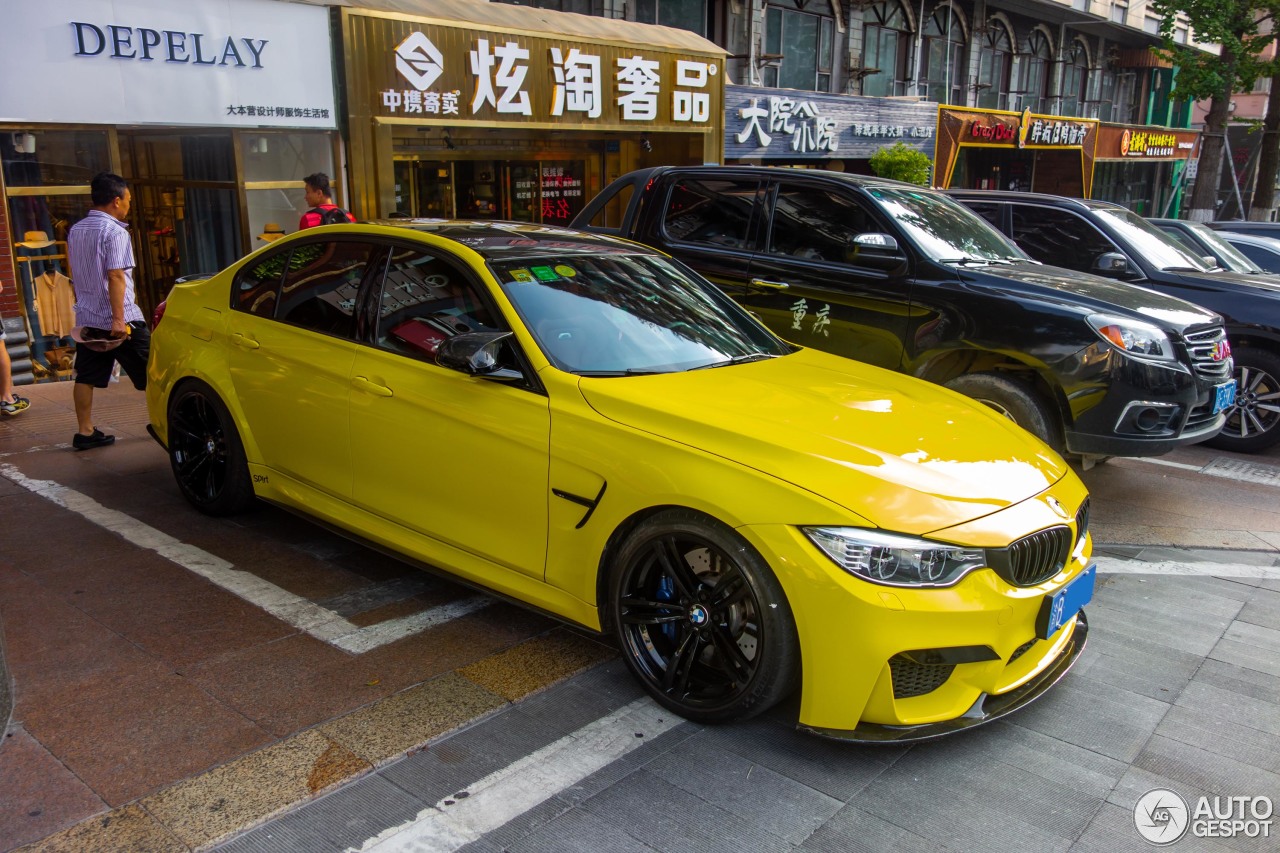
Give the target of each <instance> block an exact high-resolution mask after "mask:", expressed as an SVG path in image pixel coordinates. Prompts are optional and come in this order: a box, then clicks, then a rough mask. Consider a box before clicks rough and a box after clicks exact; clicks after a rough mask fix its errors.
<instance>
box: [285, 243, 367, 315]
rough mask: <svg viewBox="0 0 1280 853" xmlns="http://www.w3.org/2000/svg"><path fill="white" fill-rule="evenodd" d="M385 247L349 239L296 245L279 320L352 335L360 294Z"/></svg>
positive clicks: (288, 272)
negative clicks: (362, 285)
mask: <svg viewBox="0 0 1280 853" xmlns="http://www.w3.org/2000/svg"><path fill="white" fill-rule="evenodd" d="M381 251H382V249H381V247H376V246H372V245H370V244H368V243H362V242H357V241H345V240H326V241H322V242H314V243H303V244H301V245H297V246H294V247H293V251H292V252H291V253H290V256H289V269H288V271H287V272H286V273H285V278H284V284H283V286H282V287H281V291H280V305H279V307H278V308H277V309H276V318H277V319H279V320H281V321H283V322H285V323H289V324H291V325H295V326H301V327H303V328H304V329H310V330H312V331H314V332H323V333H325V334H328V335H336V336H338V337H346V338H349V337H353V336H354V332H355V324H354V318H355V310H356V296H357V294H358V293H359V291H360V282H361V281H362V280H363V279H364V276H365V273H366V271H367V270H368V268H369V262H370V260H371V259H372V257H373V255H374V253H375V252H378V253H380V252H381Z"/></svg>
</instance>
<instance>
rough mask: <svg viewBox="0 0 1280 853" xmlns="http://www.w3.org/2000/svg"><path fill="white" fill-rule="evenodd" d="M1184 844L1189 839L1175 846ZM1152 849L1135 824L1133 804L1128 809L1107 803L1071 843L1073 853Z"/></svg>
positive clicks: (1140, 852)
mask: <svg viewBox="0 0 1280 853" xmlns="http://www.w3.org/2000/svg"><path fill="white" fill-rule="evenodd" d="M1135 802H1136V800H1135ZM1184 846H1185V841H1184V842H1183V843H1182V844H1178V845H1176V846H1175V847H1174V849H1178V848H1181V847H1184ZM1152 849H1154V848H1153V847H1152V845H1151V843H1150V842H1148V841H1146V840H1144V839H1143V837H1142V836H1141V835H1139V834H1138V830H1137V829H1136V828H1135V827H1134V824H1133V803H1130V804H1129V807H1128V808H1122V807H1120V806H1117V805H1115V804H1113V803H1105V804H1104V805H1103V806H1102V808H1101V809H1099V810H1098V813H1097V814H1096V815H1094V817H1093V821H1092V822H1090V824H1089V827H1088V829H1086V830H1085V831H1084V832H1083V833H1082V834H1081V835H1080V837H1079V838H1077V839H1076V841H1075V843H1074V844H1072V845H1071V853H1150V851H1151V850H1152Z"/></svg>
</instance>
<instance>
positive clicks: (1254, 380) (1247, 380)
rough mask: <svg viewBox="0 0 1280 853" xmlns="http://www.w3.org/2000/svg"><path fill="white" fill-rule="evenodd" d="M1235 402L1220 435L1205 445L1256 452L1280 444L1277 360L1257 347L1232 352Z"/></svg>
mask: <svg viewBox="0 0 1280 853" xmlns="http://www.w3.org/2000/svg"><path fill="white" fill-rule="evenodd" d="M1235 362H1236V401H1235V404H1234V405H1232V407H1231V408H1230V409H1228V410H1227V423H1226V426H1224V427H1223V428H1222V432H1220V433H1218V434H1217V435H1216V436H1214V437H1213V438H1211V439H1209V440H1208V441H1206V442H1205V444H1206V445H1208V446H1210V447H1216V448H1218V449H1219V450H1230V451H1234V452H1236V453H1256V452H1257V451H1259V450H1266V449H1267V448H1268V447H1271V446H1272V445H1273V444H1275V443H1276V442H1280V357H1277V356H1275V355H1274V354H1272V353H1270V352H1268V351H1267V350H1260V349H1258V348H1256V347H1241V348H1240V349H1239V350H1237V351H1236V353H1235Z"/></svg>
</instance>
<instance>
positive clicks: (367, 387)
mask: <svg viewBox="0 0 1280 853" xmlns="http://www.w3.org/2000/svg"><path fill="white" fill-rule="evenodd" d="M351 384H352V385H354V386H356V387H357V388H359V389H360V390H361V391H364V392H365V393H366V394H373V395H374V396H375V397H394V396H395V392H394V391H392V390H391V389H390V388H388V387H387V386H386V385H379V384H378V383H377V382H371V381H369V377H367V376H354V377H352V379H351Z"/></svg>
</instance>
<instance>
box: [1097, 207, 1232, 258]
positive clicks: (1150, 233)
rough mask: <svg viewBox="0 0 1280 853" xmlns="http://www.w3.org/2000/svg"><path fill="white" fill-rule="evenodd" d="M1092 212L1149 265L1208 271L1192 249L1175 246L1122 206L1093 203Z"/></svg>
mask: <svg viewBox="0 0 1280 853" xmlns="http://www.w3.org/2000/svg"><path fill="white" fill-rule="evenodd" d="M1093 212H1094V213H1096V214H1097V215H1098V217H1099V218H1101V219H1104V220H1106V221H1107V222H1109V223H1110V224H1111V227H1112V228H1114V229H1115V230H1116V231H1117V232H1119V235H1120V238H1121V239H1122V240H1123V241H1125V242H1126V243H1128V245H1129V246H1131V247H1132V248H1133V251H1134V252H1136V253H1137V254H1138V255H1140V256H1141V257H1142V258H1143V260H1145V261H1146V262H1147V263H1149V264H1151V265H1152V266H1153V267H1156V268H1157V269H1161V270H1167V271H1169V272H1179V271H1181V272H1208V271H1209V270H1211V269H1213V266H1214V265H1210V264H1206V263H1205V262H1204V261H1203V260H1201V258H1200V256H1199V255H1197V254H1196V253H1195V252H1193V251H1189V250H1187V249H1184V248H1183V247H1182V246H1179V245H1178V243H1177V241H1175V240H1174V239H1173V238H1172V237H1170V236H1169V235H1168V234H1166V233H1164V232H1163V231H1161V230H1160V229H1159V228H1157V227H1156V226H1154V225H1152V224H1151V223H1150V222H1148V221H1147V220H1145V219H1143V218H1142V217H1141V216H1139V215H1138V214H1136V213H1134V212H1133V211H1132V210H1126V209H1125V208H1123V207H1095V208H1093Z"/></svg>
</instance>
